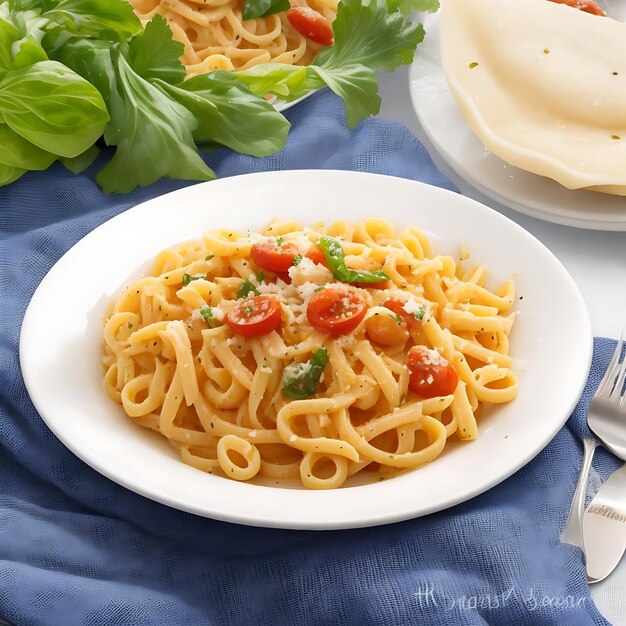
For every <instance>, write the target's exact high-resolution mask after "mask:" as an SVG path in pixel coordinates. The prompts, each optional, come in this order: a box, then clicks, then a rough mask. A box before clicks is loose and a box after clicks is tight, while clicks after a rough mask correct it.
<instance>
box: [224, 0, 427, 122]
mask: <svg viewBox="0 0 626 626" xmlns="http://www.w3.org/2000/svg"><path fill="white" fill-rule="evenodd" d="M434 2H435V0H366V1H363V0H341V2H340V3H339V5H338V7H337V18H336V19H335V21H334V22H333V32H334V39H335V42H334V44H333V45H332V46H330V47H328V48H324V49H323V50H322V51H321V52H320V53H319V54H318V55H317V56H316V57H315V59H314V60H313V63H312V64H311V65H309V66H308V67H305V68H301V67H297V66H284V65H281V64H278V63H273V64H264V65H260V66H255V67H252V68H250V69H248V70H244V71H240V72H237V73H236V76H237V78H238V79H239V80H241V81H243V82H245V83H246V85H248V87H250V89H251V90H252V91H253V92H254V93H257V94H259V95H264V94H266V93H272V94H274V95H276V96H278V97H279V98H282V99H284V100H287V101H293V100H297V99H298V98H300V97H302V96H304V95H306V94H307V93H308V92H309V91H312V90H314V89H319V88H321V87H324V86H327V87H330V89H332V90H333V91H334V92H335V93H336V94H337V95H339V96H340V97H341V98H343V100H344V102H345V105H346V118H347V121H348V125H349V126H350V127H354V126H356V124H357V123H358V122H359V121H360V120H361V119H363V118H365V117H367V116H369V115H376V114H377V113H378V112H379V110H380V97H379V95H378V80H377V78H376V71H377V70H382V71H386V72H391V71H393V70H395V69H396V68H397V67H399V66H400V65H402V64H410V63H411V62H412V61H413V55H414V53H415V48H416V46H417V45H418V44H419V43H420V42H421V41H422V40H423V39H424V28H423V26H422V25H421V24H419V23H412V22H410V21H409V20H407V18H406V17H405V16H404V15H403V13H406V12H408V11H409V10H412V9H414V8H423V9H426V10H430V9H431V8H432V7H434Z"/></svg>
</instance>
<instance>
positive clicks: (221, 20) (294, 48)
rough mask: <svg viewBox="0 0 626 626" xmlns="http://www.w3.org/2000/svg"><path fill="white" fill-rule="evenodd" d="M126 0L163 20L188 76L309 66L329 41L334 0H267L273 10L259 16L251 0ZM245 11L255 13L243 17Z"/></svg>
mask: <svg viewBox="0 0 626 626" xmlns="http://www.w3.org/2000/svg"><path fill="white" fill-rule="evenodd" d="M129 2H130V4H131V6H132V7H133V9H134V10H135V13H136V14H137V15H138V17H139V18H140V19H141V20H142V21H143V22H144V23H146V22H148V21H149V20H151V19H152V18H153V17H154V16H155V15H157V14H160V15H162V16H163V17H164V18H165V19H166V20H167V21H168V23H169V26H170V27H171V29H172V33H173V36H174V39H176V40H177V41H179V42H181V43H182V44H183V45H184V46H185V50H184V53H183V56H182V57H181V61H182V63H183V64H184V65H185V67H186V69H187V75H188V76H189V77H191V76H196V75H197V74H204V73H206V72H210V71H212V70H245V69H248V68H250V67H252V66H254V65H259V64H261V63H270V62H273V63H284V64H287V65H308V64H310V63H311V61H312V60H313V59H314V58H315V56H316V55H317V53H318V52H319V51H320V50H321V49H322V48H323V47H324V46H328V45H330V44H331V43H332V41H333V32H332V27H331V24H332V22H333V21H334V19H335V15H336V12H337V2H338V0H291V1H289V0H283V1H282V2H274V3H269V2H268V3H267V6H269V5H270V4H272V8H271V9H269V10H268V11H267V12H265V13H264V14H263V15H258V12H259V10H262V9H258V8H257V10H256V12H255V5H258V4H261V5H263V6H264V7H265V6H266V4H265V3H263V2H251V0H244V1H241V0H209V1H206V2H205V1H203V0H129ZM248 4H249V5H250V6H248ZM274 10H276V12H274V13H272V12H271V11H274ZM268 13H269V14H268ZM247 14H250V15H254V17H251V18H250V19H244V16H247Z"/></svg>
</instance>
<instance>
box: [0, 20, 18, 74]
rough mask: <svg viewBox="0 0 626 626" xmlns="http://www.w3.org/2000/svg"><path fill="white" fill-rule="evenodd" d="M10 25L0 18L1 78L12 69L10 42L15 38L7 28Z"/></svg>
mask: <svg viewBox="0 0 626 626" xmlns="http://www.w3.org/2000/svg"><path fill="white" fill-rule="evenodd" d="M3 26H6V27H10V26H11V25H10V24H8V23H7V22H5V21H4V20H3V19H2V18H0V78H2V77H3V76H4V75H5V74H6V73H7V72H10V71H11V70H12V69H14V67H15V66H14V65H13V54H12V53H11V44H12V43H13V41H15V39H12V38H11V36H10V34H9V32H7V31H8V30H9V29H8V28H3ZM11 28H13V27H11Z"/></svg>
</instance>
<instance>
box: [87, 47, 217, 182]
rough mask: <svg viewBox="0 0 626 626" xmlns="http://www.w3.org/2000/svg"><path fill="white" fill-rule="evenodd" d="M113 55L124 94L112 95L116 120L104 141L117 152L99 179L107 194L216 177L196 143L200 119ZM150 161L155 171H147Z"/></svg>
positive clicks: (111, 123) (120, 88)
mask: <svg viewBox="0 0 626 626" xmlns="http://www.w3.org/2000/svg"><path fill="white" fill-rule="evenodd" d="M111 56H112V59H113V67H114V69H115V73H116V75H117V86H118V89H119V91H117V90H116V91H115V92H113V91H112V92H111V98H110V101H109V103H108V104H109V110H110V113H111V121H110V122H109V124H108V125H107V127H106V129H105V131H104V139H105V141H106V142H107V144H108V145H110V146H111V145H113V146H117V150H116V151H115V155H114V156H113V158H112V159H111V161H110V162H109V164H108V165H107V166H106V167H105V168H104V169H103V170H101V171H100V173H99V174H98V176H97V181H98V183H99V184H100V185H101V186H102V188H103V189H104V191H105V192H106V193H111V192H116V193H126V192H128V191H131V190H132V189H134V188H135V187H137V186H142V187H143V186H145V185H149V184H150V183H152V182H154V181H155V180H158V179H159V178H161V177H163V176H169V177H170V178H179V179H183V180H210V179H212V178H215V174H214V173H213V171H212V170H211V169H210V168H209V167H208V166H207V165H206V164H205V163H204V161H203V160H202V159H201V158H200V155H199V154H198V150H197V148H196V146H195V144H194V140H193V131H194V130H195V128H196V127H197V122H196V119H195V118H194V116H193V115H192V114H191V113H190V112H189V111H188V110H187V109H186V108H185V107H184V106H182V105H180V104H179V103H178V102H176V101H175V100H172V98H170V97H169V96H168V95H167V94H166V93H164V92H163V91H162V90H160V89H158V87H156V86H155V85H153V84H152V83H150V82H148V81H146V80H144V79H143V78H142V77H141V76H139V75H138V74H137V73H136V72H135V71H134V70H133V69H132V67H131V66H130V65H129V63H128V61H127V60H126V59H125V58H124V56H123V55H122V54H121V53H120V52H119V51H117V50H113V51H112V52H111ZM156 155H158V158H155V156H156ZM148 161H149V162H150V167H146V163H147V162H148Z"/></svg>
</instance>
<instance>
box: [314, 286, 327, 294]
mask: <svg viewBox="0 0 626 626" xmlns="http://www.w3.org/2000/svg"><path fill="white" fill-rule="evenodd" d="M322 289H326V287H324V285H322V286H321V287H316V288H315V289H314V290H313V292H314V293H317V292H318V291H322Z"/></svg>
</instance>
